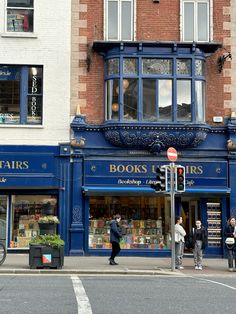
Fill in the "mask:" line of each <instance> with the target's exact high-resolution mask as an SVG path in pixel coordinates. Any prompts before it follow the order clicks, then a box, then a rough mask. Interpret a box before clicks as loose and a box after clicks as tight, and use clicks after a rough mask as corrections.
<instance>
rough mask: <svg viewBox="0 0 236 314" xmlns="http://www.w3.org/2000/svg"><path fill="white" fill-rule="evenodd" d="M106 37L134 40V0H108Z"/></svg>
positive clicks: (109, 38) (107, 38)
mask: <svg viewBox="0 0 236 314" xmlns="http://www.w3.org/2000/svg"><path fill="white" fill-rule="evenodd" d="M105 11H106V14H105V25H106V32H105V39H106V40H133V32H134V30H133V20H134V0H106V7H105Z"/></svg>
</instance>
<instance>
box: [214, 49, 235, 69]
mask: <svg viewBox="0 0 236 314" xmlns="http://www.w3.org/2000/svg"><path fill="white" fill-rule="evenodd" d="M227 59H230V60H232V55H231V53H230V52H228V53H227V54H225V55H223V56H220V57H219V58H218V59H217V66H218V71H219V73H221V72H222V70H223V67H224V63H225V61H227Z"/></svg>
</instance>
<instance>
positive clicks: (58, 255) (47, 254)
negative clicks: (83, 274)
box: [29, 245, 64, 269]
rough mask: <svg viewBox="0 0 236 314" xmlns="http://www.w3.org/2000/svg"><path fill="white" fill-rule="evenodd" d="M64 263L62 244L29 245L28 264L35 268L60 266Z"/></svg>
mask: <svg viewBox="0 0 236 314" xmlns="http://www.w3.org/2000/svg"><path fill="white" fill-rule="evenodd" d="M63 265H64V246H60V247H59V248H53V247H50V246H44V245H30V247H29V266H30V268H31V269H35V268H56V269H57V268H62V266H63Z"/></svg>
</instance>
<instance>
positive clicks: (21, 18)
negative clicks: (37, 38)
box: [6, 0, 34, 32]
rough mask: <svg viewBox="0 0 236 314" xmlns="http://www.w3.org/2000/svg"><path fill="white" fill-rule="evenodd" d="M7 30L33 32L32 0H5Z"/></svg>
mask: <svg viewBox="0 0 236 314" xmlns="http://www.w3.org/2000/svg"><path fill="white" fill-rule="evenodd" d="M6 10H7V32H33V21H34V0H7V9H6Z"/></svg>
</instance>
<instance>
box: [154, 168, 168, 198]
mask: <svg viewBox="0 0 236 314" xmlns="http://www.w3.org/2000/svg"><path fill="white" fill-rule="evenodd" d="M156 174H157V175H156V180H155V181H154V182H153V183H152V184H151V188H152V189H154V190H156V191H157V192H166V191H167V169H166V167H163V166H162V167H157V168H156Z"/></svg>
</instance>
